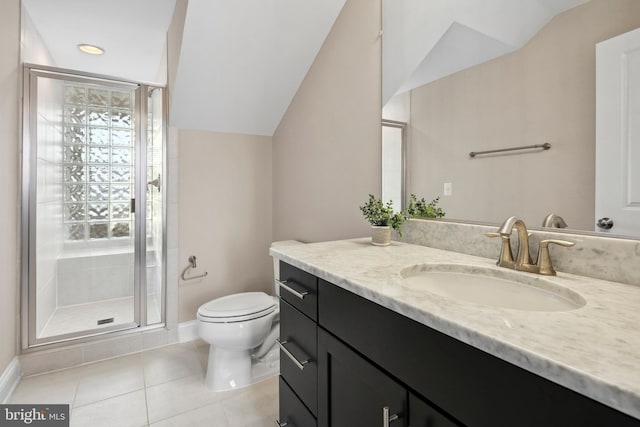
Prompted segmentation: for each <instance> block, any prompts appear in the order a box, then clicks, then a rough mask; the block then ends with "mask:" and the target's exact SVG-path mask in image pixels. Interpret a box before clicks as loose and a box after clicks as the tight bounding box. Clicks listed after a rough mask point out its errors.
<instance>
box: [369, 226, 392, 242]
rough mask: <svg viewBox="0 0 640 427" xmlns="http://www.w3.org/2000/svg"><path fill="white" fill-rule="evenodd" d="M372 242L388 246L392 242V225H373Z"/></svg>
mask: <svg viewBox="0 0 640 427" xmlns="http://www.w3.org/2000/svg"><path fill="white" fill-rule="evenodd" d="M371 243H372V244H374V245H376V246H388V245H390V244H391V226H389V225H372V226H371Z"/></svg>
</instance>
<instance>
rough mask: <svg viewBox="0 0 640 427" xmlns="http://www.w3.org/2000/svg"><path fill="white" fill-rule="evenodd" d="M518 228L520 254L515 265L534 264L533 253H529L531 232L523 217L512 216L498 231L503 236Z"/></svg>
mask: <svg viewBox="0 0 640 427" xmlns="http://www.w3.org/2000/svg"><path fill="white" fill-rule="evenodd" d="M514 227H515V228H516V231H517V232H518V255H517V256H516V260H515V265H516V269H519V268H518V267H520V266H528V265H532V264H533V261H532V260H531V254H530V253H529V232H528V231H527V226H526V225H525V224H524V221H522V219H520V218H518V217H516V216H512V217H509V218H507V220H506V221H505V222H504V223H503V224H502V225H501V226H500V228H499V229H498V233H499V234H500V235H501V236H502V237H508V236H510V235H511V232H512V231H513V228H514Z"/></svg>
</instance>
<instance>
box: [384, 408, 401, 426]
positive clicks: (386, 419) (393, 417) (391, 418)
mask: <svg viewBox="0 0 640 427" xmlns="http://www.w3.org/2000/svg"><path fill="white" fill-rule="evenodd" d="M398 418H400V417H399V416H398V414H393V415H389V407H388V406H385V407H384V408H382V427H389V423H391V421H395V420H397V419H398Z"/></svg>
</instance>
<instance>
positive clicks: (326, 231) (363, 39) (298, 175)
mask: <svg viewBox="0 0 640 427" xmlns="http://www.w3.org/2000/svg"><path fill="white" fill-rule="evenodd" d="M379 30H380V0H375V1H371V0H347V2H346V3H345V6H344V8H343V9H342V12H341V13H340V15H339V16H338V19H337V20H336V22H335V24H334V26H333V28H332V30H331V32H330V33H329V36H328V37H327V39H326V40H325V42H324V45H323V46H322V48H321V49H320V52H319V53H318V56H317V57H316V59H315V61H314V63H313V65H312V66H311V68H310V70H309V72H308V73H307V76H306V77H305V79H304V81H303V83H302V85H301V86H300V88H299V89H298V92H297V94H296V96H295V97H294V99H293V101H292V102H291V105H290V106H289V109H288V111H287V112H286V114H285V116H284V117H283V119H282V121H281V122H280V125H279V126H278V129H277V130H276V132H275V134H274V136H273V188H274V197H273V211H274V222H273V231H274V240H284V239H297V240H303V241H321V240H332V239H340V238H348V237H356V236H364V235H368V234H369V233H370V232H369V228H368V225H367V223H366V222H365V220H364V219H363V218H362V215H361V213H360V211H359V209H358V206H359V205H360V204H362V203H363V202H364V201H365V200H366V198H367V194H369V193H374V194H378V195H379V194H380V186H381V184H380V180H381V175H380V169H381V166H380V163H381V154H380V152H381V140H380V138H381V137H380V102H381V101H380V100H381V97H380V84H381V78H380V39H379V37H378V32H379Z"/></svg>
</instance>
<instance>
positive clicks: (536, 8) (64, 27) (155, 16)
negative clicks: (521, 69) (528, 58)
mask: <svg viewBox="0 0 640 427" xmlns="http://www.w3.org/2000/svg"><path fill="white" fill-rule="evenodd" d="M585 1H588V0H518V1H514V0H466V1H464V2H462V1H452V0H428V1H427V0H383V28H384V34H383V55H382V56H383V70H382V79H383V81H382V89H383V100H384V101H385V102H386V101H387V100H388V99H389V98H390V97H391V96H393V95H394V94H395V93H399V92H402V91H406V90H410V89H412V88H414V87H417V86H420V85H422V84H425V83H427V82H429V81H432V80H435V79H437V78H440V77H443V76H445V75H448V74H451V73H453V72H456V71H459V70H461V69H464V68H467V67H469V66H472V65H475V64H477V63H480V62H483V61H487V60H489V59H492V58H495V57H497V56H500V55H503V54H505V53H508V52H511V51H513V50H516V49H518V48H520V47H521V46H523V45H524V44H525V43H526V42H527V41H528V40H529V39H530V38H531V37H532V36H533V35H534V34H535V33H536V32H537V31H538V30H539V29H540V28H541V27H542V26H544V25H545V24H546V23H547V22H548V21H549V20H550V19H551V18H552V17H553V16H555V15H556V14H557V13H560V12H562V11H564V10H566V9H569V8H571V7H574V6H577V5H579V4H582V3H584V2H585ZM22 3H23V6H24V10H25V11H26V14H25V15H24V16H23V23H22V25H23V29H24V31H23V40H22V43H23V60H24V61H26V62H32V63H40V64H46V65H53V66H56V67H60V68H67V69H72V70H80V71H85V72H89V73H95V74H101V75H110V76H115V77H119V78H124V79H128V80H132V81H140V82H155V83H158V84H161V85H164V84H166V81H167V75H166V61H167V58H166V38H167V37H166V34H167V29H168V27H169V24H170V22H171V19H172V16H173V12H174V9H175V6H176V0H135V1H132V0H109V1H103V0H56V1H52V0H22ZM344 3H345V0H305V1H300V0H242V1H238V0H189V1H188V6H187V10H186V15H185V19H184V31H183V34H182V45H181V48H180V56H179V61H178V66H177V73H176V77H175V85H174V87H172V88H171V89H172V92H171V94H172V97H171V98H172V104H171V106H170V120H171V124H172V125H174V126H176V127H180V128H185V129H201V130H210V131H217V132H229V133H243V134H254V135H273V133H274V132H275V130H276V128H277V126H278V124H279V123H280V120H281V119H282V117H283V115H284V113H285V112H286V110H287V108H288V106H289V104H290V103H291V100H292V99H293V97H294V95H295V93H296V91H297V90H298V88H299V86H300V84H301V83H302V81H303V79H304V77H305V75H306V74H307V71H308V70H309V68H310V67H311V65H312V63H313V61H314V59H315V57H316V55H317V53H318V51H319V50H320V47H321V46H322V43H323V42H324V40H325V38H326V37H327V35H328V33H329V31H330V30H331V27H332V25H333V23H334V22H335V20H336V18H337V16H338V15H339V13H340V10H341V9H342V7H343V5H344ZM79 43H90V44H95V45H98V46H100V47H102V48H104V49H105V51H106V53H105V54H104V55H102V56H98V57H95V56H89V55H86V54H83V53H81V52H80V51H79V50H78V49H77V45H78V44H79ZM34 47H35V48H34Z"/></svg>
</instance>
